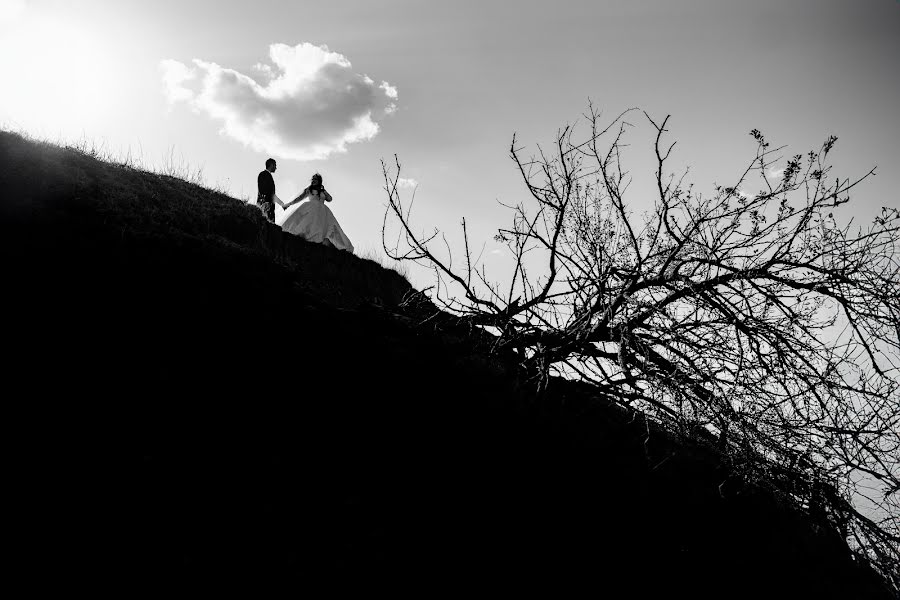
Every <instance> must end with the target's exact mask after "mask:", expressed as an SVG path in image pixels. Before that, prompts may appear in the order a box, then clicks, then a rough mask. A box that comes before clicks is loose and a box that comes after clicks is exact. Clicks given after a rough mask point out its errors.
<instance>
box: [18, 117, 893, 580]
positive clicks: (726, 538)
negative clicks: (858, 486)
mask: <svg viewBox="0 0 900 600" xmlns="http://www.w3.org/2000/svg"><path fill="white" fill-rule="evenodd" d="M0 165H2V167H0V201H2V212H0V216H2V221H0V236H2V239H0V248H2V268H3V271H2V273H3V284H4V285H3V295H4V299H3V303H4V304H3V314H4V321H5V325H4V346H5V355H6V359H5V369H4V371H5V372H4V374H3V380H4V394H3V395H4V397H5V405H6V406H7V407H8V410H9V415H10V416H9V419H8V421H7V429H8V434H9V439H10V441H11V442H12V446H11V450H10V454H9V455H8V457H9V458H10V461H11V463H12V465H13V479H12V481H13V482H14V483H13V484H12V485H10V487H9V490H10V491H9V492H8V494H10V495H12V496H13V497H14V499H15V500H16V501H17V502H16V509H14V510H12V511H11V512H10V515H11V516H10V521H11V523H12V524H13V525H14V526H15V528H16V529H17V530H21V535H19V536H17V537H16V538H15V539H16V542H15V550H16V552H15V554H16V562H15V566H16V570H18V571H19V573H20V574H22V575H25V574H27V581H28V582H29V585H30V586H31V587H30V589H33V590H35V591H38V590H41V589H43V588H46V587H51V586H53V587H56V586H60V587H62V588H63V589H69V590H72V591H79V590H81V591H91V592H93V593H94V594H95V595H116V596H119V597H128V596H132V595H141V594H143V593H154V592H157V594H156V595H166V596H172V595H174V596H179V595H187V594H188V593H190V594H191V595H196V594H198V593H209V594H212V593H222V592H225V593H229V592H236V591H241V592H249V593H245V594H244V595H250V593H252V594H253V596H254V597H259V596H263V597H265V596H270V595H272V594H270V593H269V592H268V588H270V587H275V586H277V587H285V586H286V589H288V590H289V591H290V592H292V593H293V595H296V594H302V593H310V594H312V593H316V594H317V595H319V594H320V593H321V591H322V590H325V591H327V592H332V593H334V594H338V593H339V592H343V591H348V590H351V589H352V590H355V591H362V592H363V593H367V594H374V593H375V592H376V591H385V592H387V593H392V594H393V595H415V596H418V597H430V596H434V595H437V594H439V593H441V592H446V591H456V592H458V593H460V594H466V595H475V594H479V595H481V594H482V593H490V594H494V595H500V594H502V595H504V596H507V595H513V594H516V593H519V592H522V591H530V592H547V593H545V594H543V595H546V596H548V597H564V596H568V595H574V593H573V594H566V593H564V592H566V591H572V592H574V590H576V589H580V590H582V591H581V592H580V593H579V594H578V595H579V596H582V595H585V596H593V597H601V598H662V597H673V598H674V597H684V598H702V597H709V598H735V597H752V598H888V597H890V596H889V594H887V592H886V591H885V590H884V588H881V587H880V585H879V583H878V580H877V579H876V578H874V577H873V576H872V574H871V573H870V572H868V571H866V570H865V569H863V568H861V567H858V566H857V565H856V564H855V563H854V562H853V561H852V560H851V558H850V554H849V551H848V550H847V548H846V546H845V545H844V544H843V542H842V540H841V539H840V536H838V535H836V534H834V533H833V532H829V531H825V530H820V529H817V528H815V527H813V526H811V525H809V524H808V523H807V522H806V521H805V520H804V519H803V518H801V517H800V516H799V515H797V514H795V513H792V512H790V511H788V510H786V509H783V508H779V507H778V506H777V504H776V503H774V502H773V501H772V500H770V499H768V498H766V497H765V496H764V495H762V494H759V493H756V492H754V491H753V490H750V489H745V488H742V487H741V486H739V485H738V484H737V483H736V482H734V481H732V480H730V479H729V478H728V474H727V473H726V472H724V471H723V470H722V469H721V468H720V466H719V465H718V462H717V460H716V458H715V456H714V455H713V454H712V453H709V452H705V451H701V450H699V449H693V450H689V449H685V448H679V447H677V446H675V445H674V444H673V443H672V442H670V441H668V440H667V438H666V437H665V436H663V435H662V434H661V433H658V432H657V431H656V430H655V429H652V428H650V429H648V427H647V425H645V424H644V423H643V421H642V420H641V419H639V418H634V417H633V416H631V415H627V414H625V413H623V412H620V411H618V410H616V409H614V408H611V407H607V406H605V405H603V404H602V403H600V402H596V401H592V400H590V399H589V398H588V397H587V396H586V395H585V394H584V393H583V391H581V390H580V389H579V388H576V387H573V386H570V385H564V384H562V383H557V384H556V386H555V387H554V389H553V390H552V392H551V394H550V395H549V396H547V397H544V398H535V397H533V396H532V395H530V393H529V391H528V388H527V387H525V386H524V385H522V384H521V383H520V382H518V381H517V380H516V378H515V377H514V372H513V371H511V370H508V369H507V368H506V367H504V366H501V365H499V364H495V363H491V362H490V361H486V360H483V359H481V358H479V356H478V353H477V350H476V349H473V348H472V346H471V344H469V343H468V342H467V341H466V340H465V339H458V338H454V337H453V336H450V335H447V334H444V335H437V334H436V333H435V332H434V331H433V330H429V329H427V328H421V327H414V326H413V325H412V324H411V323H414V320H413V321H411V320H409V319H408V318H405V317H403V316H402V315H400V314H399V313H401V312H402V311H401V310H400V309H399V308H397V306H396V305H397V303H398V302H399V300H400V298H401V297H402V294H403V293H404V292H405V291H406V290H407V289H408V284H406V283H405V282H404V281H402V279H401V278H399V276H396V274H391V273H390V272H388V271H384V270H382V269H380V267H377V266H376V265H374V264H372V263H366V261H361V260H359V259H356V258H355V257H351V256H348V255H345V254H340V253H338V252H337V251H331V250H329V249H326V248H321V247H318V246H316V247H313V246H310V245H308V244H304V243H302V242H300V241H294V240H290V239H287V238H284V239H282V238H281V237H280V234H279V233H278V232H277V231H273V230H268V229H266V228H265V227H263V224H262V222H261V220H260V219H259V218H258V215H256V214H255V213H253V212H252V210H246V207H244V206H237V205H239V204H240V203H238V202H237V201H230V200H225V199H221V198H219V199H216V198H212V197H210V199H209V200H208V201H206V202H207V204H198V205H196V206H195V207H194V208H191V207H190V206H188V208H186V209H182V208H178V209H177V210H183V211H184V212H185V214H191V210H193V213H192V214H198V213H199V214H202V215H204V216H205V217H206V221H205V222H204V220H203V219H200V220H199V221H198V222H196V223H194V222H187V221H185V220H184V219H181V217H179V214H180V213H177V212H175V211H176V209H175V208H172V210H170V211H168V212H166V207H167V206H169V204H167V203H171V204H172V205H173V206H174V204H175V203H179V204H178V206H179V207H180V206H181V204H180V203H189V202H200V200H197V198H198V197H199V196H201V195H202V194H201V193H200V192H198V191H195V190H192V189H190V188H189V186H187V184H183V182H182V183H178V182H172V181H167V180H163V179H160V178H156V177H154V176H150V175H147V174H140V173H135V172H132V171H127V172H126V171H124V170H119V171H116V170H115V169H114V168H113V167H112V166H108V165H103V164H101V163H95V162H92V161H91V160H90V159H88V158H86V157H83V156H80V155H76V154H72V153H65V152H63V151H61V150H58V149H57V150H53V149H48V148H46V147H44V146H36V145H29V143H27V142H24V141H23V140H21V139H20V138H17V137H15V136H9V135H8V134H3V135H2V136H0ZM108 177H113V178H115V179H118V180H123V181H124V180H125V179H128V180H129V181H130V182H131V183H130V184H129V187H128V188H126V189H124V190H122V189H117V188H114V187H111V186H110V185H109V182H108V180H107V179H104V178H108ZM35 178H37V179H35ZM132 178H133V180H132ZM36 180H37V181H40V182H41V183H40V184H37V185H35V184H34V182H35V181H36ZM104 181H106V182H107V183H106V184H104V183H103V182H104ZM129 190H130V191H131V193H132V194H133V196H134V197H133V198H132V196H129V195H128V194H129ZM117 194H118V195H117ZM188 196H190V198H189V197H188ZM134 202H140V203H141V204H140V210H138V209H136V208H135V205H134ZM217 202H222V203H224V204H222V206H223V207H224V208H221V209H218V208H215V207H217V206H219V205H218V204H216V203H217ZM228 202H232V203H235V207H231V205H229V204H228ZM153 203H156V204H153ZM151 205H152V206H156V207H158V208H155V209H154V210H150V209H149V208H147V207H148V206H151ZM154 211H155V212H154ZM204 211H205V212H204ZM179 219H181V220H179ZM376 299H377V300H376ZM378 305H381V306H378ZM648 431H650V436H649V437H648Z"/></svg>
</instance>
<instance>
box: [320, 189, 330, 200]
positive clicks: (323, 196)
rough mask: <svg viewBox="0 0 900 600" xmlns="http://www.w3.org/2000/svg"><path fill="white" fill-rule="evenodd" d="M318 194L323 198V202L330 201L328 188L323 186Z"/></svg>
mask: <svg viewBox="0 0 900 600" xmlns="http://www.w3.org/2000/svg"><path fill="white" fill-rule="evenodd" d="M320 195H321V196H322V198H323V199H324V200H325V202H331V194H329V193H328V190H326V189H325V188H322V191H321V192H320Z"/></svg>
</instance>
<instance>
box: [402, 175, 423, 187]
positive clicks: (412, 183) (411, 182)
mask: <svg viewBox="0 0 900 600" xmlns="http://www.w3.org/2000/svg"><path fill="white" fill-rule="evenodd" d="M417 185H419V182H418V181H416V180H415V179H410V178H407V177H400V178H398V179H397V187H398V188H414V187H416V186H417Z"/></svg>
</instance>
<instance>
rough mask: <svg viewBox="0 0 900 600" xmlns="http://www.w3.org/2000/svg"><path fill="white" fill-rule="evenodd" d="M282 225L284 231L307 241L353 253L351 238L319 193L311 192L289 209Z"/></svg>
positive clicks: (283, 217)
mask: <svg viewBox="0 0 900 600" xmlns="http://www.w3.org/2000/svg"><path fill="white" fill-rule="evenodd" d="M280 225H281V228H282V229H283V230H284V231H287V232H288V233H293V234H294V235H298V236H300V237H302V238H303V239H305V240H307V241H310V242H316V243H319V244H326V245H328V244H330V245H332V246H334V247H335V248H337V249H339V250H346V251H348V252H353V244H351V243H350V238H348V237H347V234H345V233H344V230H343V229H341V226H340V225H339V224H338V222H337V219H335V218H334V213H332V212H331V209H330V208H328V207H327V206H325V201H324V200H323V199H322V197H321V196H320V195H319V192H317V191H311V192H310V193H309V195H308V196H307V197H306V198H305V199H304V200H302V201H301V202H299V203H298V204H296V205H295V206H294V207H291V208H289V209H287V210H286V211H285V212H284V213H283V214H282V216H281V223H280Z"/></svg>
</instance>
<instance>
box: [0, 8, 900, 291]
mask: <svg viewBox="0 0 900 600" xmlns="http://www.w3.org/2000/svg"><path fill="white" fill-rule="evenodd" d="M548 6H549V5H548V4H547V2H546V1H538V0H517V1H515V2H513V1H512V0H508V1H507V0H457V1H454V2H424V1H420V0H385V1H384V2H379V3H373V2H369V1H368V0H334V1H332V2H316V3H306V2H293V1H290V2H289V1H276V0H258V1H257V2H253V3H247V2H243V1H237V0H192V1H190V2H183V1H181V0H157V1H154V2H144V1H139V0H117V1H112V0H79V1H78V2H71V1H69V0H0V80H2V87H3V92H2V94H0V126H3V127H6V128H9V129H14V130H24V131H26V132H29V133H32V134H33V135H36V136H39V137H44V138H47V139H49V140H51V141H65V140H67V139H88V140H91V141H93V142H96V143H97V144H98V145H101V146H103V147H104V148H107V149H108V150H109V151H110V152H111V153H112V154H116V153H119V154H123V155H124V154H126V153H129V152H130V153H131V156H132V157H136V158H137V159H138V160H141V161H142V162H143V163H144V164H145V165H146V166H148V167H153V166H159V165H160V164H162V163H163V162H165V160H166V157H170V156H172V155H175V156H176V157H180V159H181V160H183V162H184V163H186V164H189V165H190V166H192V167H194V168H195V169H202V171H203V173H204V174H205V177H206V179H207V182H208V183H209V185H212V186H221V187H223V188H225V189H226V190H227V191H229V192H230V193H231V194H232V195H233V196H235V197H239V198H241V197H242V198H248V197H252V196H255V191H256V190H255V185H256V183H255V181H256V174H257V173H258V172H259V170H260V169H262V167H263V163H264V161H265V159H266V158H267V157H269V156H272V157H274V158H276V159H278V160H279V169H278V173H277V174H276V185H277V188H278V193H279V196H281V197H283V198H291V197H293V196H294V195H296V194H297V193H298V192H299V191H300V190H301V188H302V187H303V185H305V184H306V182H307V181H309V176H310V175H311V174H312V173H313V172H315V171H318V172H321V173H322V174H323V176H324V178H325V183H326V185H327V186H328V188H329V190H330V191H331V192H332V193H333V195H334V198H335V201H334V203H333V205H332V209H333V210H334V211H335V213H336V216H337V217H338V219H339V220H340V221H341V224H342V226H343V227H344V230H345V231H346V232H347V234H348V235H349V237H350V238H351V239H352V240H353V242H354V245H355V246H356V247H357V248H358V249H360V251H362V252H365V251H366V250H371V251H376V250H377V251H380V247H381V240H380V236H381V228H380V224H381V217H382V215H383V210H384V193H383V191H382V190H381V186H382V180H381V164H380V160H381V159H385V160H386V161H388V162H392V160H393V156H394V154H395V153H396V154H397V155H399V157H400V160H401V162H402V163H403V173H402V176H403V178H404V181H403V186H404V187H403V191H404V193H407V194H411V193H413V190H415V193H416V206H415V210H414V213H413V219H414V224H416V225H418V226H419V227H421V228H422V229H423V230H424V229H430V228H431V227H438V228H440V229H442V230H444V231H447V233H448V236H449V238H450V240H451V242H452V243H456V242H457V241H458V239H457V238H458V237H459V235H458V233H459V230H458V226H459V222H460V220H461V219H462V218H463V217H465V218H466V223H467V226H468V228H469V232H470V235H471V237H472V240H473V243H477V244H478V246H479V247H480V246H481V243H484V244H485V251H484V254H483V260H484V261H485V265H486V267H487V269H488V272H489V274H490V273H491V272H492V271H494V270H496V271H502V270H503V267H504V265H505V264H506V263H505V262H504V261H505V260H506V253H505V250H504V249H503V247H502V246H501V245H500V244H497V243H495V242H494V241H493V235H494V233H495V232H496V230H497V228H499V227H501V226H506V225H507V224H508V221H509V216H510V215H509V212H508V211H507V210H506V209H505V208H503V207H501V206H500V205H499V204H498V202H497V201H498V200H499V201H502V202H504V203H506V204H515V203H517V202H519V201H521V200H523V198H524V195H523V192H524V187H523V186H522V184H521V182H520V181H519V178H518V175H517V173H516V170H515V168H514V165H513V164H512V163H511V161H510V160H509V158H508V149H509V143H510V140H511V138H512V135H513V134H514V133H517V134H518V138H519V140H520V141H521V142H522V143H523V145H525V146H527V147H528V148H532V149H533V148H535V144H537V143H542V144H547V143H550V142H552V140H553V136H554V134H555V133H556V131H557V129H558V128H559V127H561V126H564V125H566V124H567V123H571V122H573V121H576V120H577V119H579V117H580V115H581V114H582V112H583V111H584V110H585V108H586V105H587V100H588V99H589V98H590V99H592V100H593V101H594V103H595V105H597V106H598V107H600V108H602V109H603V111H604V114H605V115H607V116H609V117H612V116H614V115H616V114H618V113H619V112H621V111H622V110H624V109H626V108H628V107H631V106H638V107H641V108H644V109H646V110H647V111H648V112H649V113H650V114H651V115H653V116H655V117H658V118H662V117H664V116H665V115H667V114H671V115H672V118H671V120H670V122H669V123H670V125H669V128H670V130H671V139H672V140H676V139H677V140H678V145H677V146H676V150H675V152H674V155H673V162H672V166H673V168H680V167H686V166H689V167H690V168H691V175H690V176H689V179H691V180H692V181H693V182H694V183H696V185H697V186H698V188H699V189H706V190H710V189H711V188H712V185H713V183H714V182H715V183H719V184H723V185H727V182H728V180H729V179H730V178H731V177H734V176H736V175H737V174H738V173H739V172H740V170H741V169H742V167H743V166H744V165H745V164H746V161H747V160H748V159H749V158H750V156H751V155H752V153H753V150H754V145H753V144H754V143H753V140H752V139H751V138H750V136H748V135H747V134H748V132H749V131H750V129H752V128H758V129H760V130H761V131H763V133H765V134H766V136H767V137H768V138H769V140H770V141H771V142H773V143H774V144H776V145H781V144H788V149H787V150H786V158H787V156H790V155H792V154H796V153H803V152H805V151H807V150H809V149H811V148H814V147H818V146H819V144H821V142H822V141H823V140H824V139H825V138H826V137H827V136H828V135H830V134H834V135H837V136H838V137H839V141H838V144H837V146H836V149H835V152H834V161H835V165H836V173H839V174H841V175H842V176H847V177H854V176H859V175H861V174H863V173H865V172H866V171H868V169H870V168H871V167H872V166H877V167H878V175H877V176H876V177H875V178H872V179H871V180H870V181H869V182H867V183H866V184H865V185H863V186H861V187H860V188H859V189H858V191H857V192H856V194H855V195H854V203H853V204H852V206H851V207H849V208H848V211H847V214H848V215H849V214H853V215H855V216H856V217H857V218H859V219H862V220H869V219H870V218H871V217H872V216H874V215H875V214H876V213H877V212H878V211H879V210H880V207H881V206H895V205H897V203H898V200H897V192H896V190H897V189H900V169H897V168H896V167H897V165H900V119H898V118H897V116H896V107H897V106H900V78H898V77H897V76H896V59H897V56H900V36H898V35H897V32H898V31H900V3H898V2H896V1H895V0H862V1H859V2H846V1H843V0H792V1H791V2H784V1H782V0H758V1H753V2H749V1H746V0H677V1H676V0H645V1H642V2H632V1H625V0H565V1H561V2H558V3H557V4H555V5H554V8H553V10H548ZM648 136H649V131H648V130H647V129H645V128H644V129H642V128H640V127H639V128H636V129H635V131H634V132H633V135H632V137H631V140H630V141H631V143H632V146H631V147H630V148H629V152H630V157H629V158H628V160H630V163H629V166H630V168H631V172H632V175H633V177H634V183H633V185H632V188H631V192H630V194H631V198H630V200H629V201H630V202H631V204H632V205H633V206H634V208H635V211H636V212H640V211H641V210H643V209H644V208H645V207H646V206H648V205H649V202H650V201H651V197H650V192H651V190H652V186H650V185H648V184H649V182H650V181H649V178H650V177H651V176H652V175H651V173H652V171H651V167H652V166H651V164H650V162H648V161H649V159H650V158H651V157H650V155H649V153H648V152H647V150H648V149H649V146H648V144H649V142H650V141H651V140H650V138H649V137H648ZM781 166H782V167H783V165H781ZM776 168H778V166H777V165H776ZM749 192H750V193H752V192H753V190H749ZM412 275H413V277H414V278H416V277H418V275H417V274H416V272H415V271H413V273H412ZM415 283H416V284H417V285H419V286H420V287H424V286H425V285H428V282H427V281H426V280H424V279H419V280H416V281H415Z"/></svg>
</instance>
